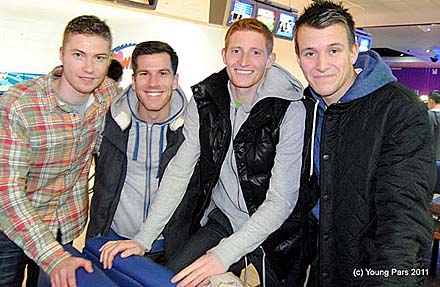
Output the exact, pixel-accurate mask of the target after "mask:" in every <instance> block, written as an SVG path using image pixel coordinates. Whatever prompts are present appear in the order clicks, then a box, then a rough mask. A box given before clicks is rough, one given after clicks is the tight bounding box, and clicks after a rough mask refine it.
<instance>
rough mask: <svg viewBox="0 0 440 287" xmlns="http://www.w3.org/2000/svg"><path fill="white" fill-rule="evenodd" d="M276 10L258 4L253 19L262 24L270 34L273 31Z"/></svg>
mask: <svg viewBox="0 0 440 287" xmlns="http://www.w3.org/2000/svg"><path fill="white" fill-rule="evenodd" d="M277 14H278V10H277V9H276V8H273V7H271V6H267V5H263V4H258V6H257V12H256V15H255V18H257V20H259V21H261V22H263V23H264V24H265V25H266V26H267V28H269V30H270V31H271V32H273V30H274V29H275V24H276V19H277Z"/></svg>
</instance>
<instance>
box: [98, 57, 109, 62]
mask: <svg viewBox="0 0 440 287" xmlns="http://www.w3.org/2000/svg"><path fill="white" fill-rule="evenodd" d="M96 60H97V61H98V62H104V61H105V60H107V57H105V56H97V57H96Z"/></svg>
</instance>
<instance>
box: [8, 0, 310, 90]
mask: <svg viewBox="0 0 440 287" xmlns="http://www.w3.org/2000/svg"><path fill="white" fill-rule="evenodd" d="M12 1H13V2H11V1H10V0H0V4H2V5H1V9H0V43H1V45H0V55H2V58H1V61H0V71H8V72H25V73H47V72H49V71H50V70H51V69H52V68H53V67H54V66H56V65H58V64H59V63H60V61H59V52H58V51H59V47H60V45H61V41H62V33H63V31H64V27H65V25H66V24H67V22H68V21H69V20H71V19H72V18H74V17H76V16H78V15H83V14H94V15H96V16H98V17H100V18H101V19H105V20H106V22H107V24H108V25H109V26H110V28H111V30H112V33H113V47H116V46H119V45H121V44H126V43H138V42H141V41H146V40H160V41H165V42H168V43H169V44H170V45H171V46H172V47H173V48H174V49H175V50H176V52H177V54H178V55H179V60H180V64H179V69H178V73H179V75H180V78H179V79H180V85H181V86H182V88H183V89H184V91H185V92H186V93H187V94H188V95H190V86H191V85H194V84H196V83H198V82H199V81H201V80H202V79H204V78H206V77H207V76H208V75H210V74H211V73H213V72H216V71H218V70H220V69H221V68H222V67H223V66H224V65H223V63H222V60H221V54H220V53H221V49H222V47H223V42H224V41H223V39H224V35H225V32H226V29H227V27H222V26H217V25H210V24H207V23H203V22H202V21H194V20H189V19H183V18H179V19H175V18H174V19H173V18H171V17H168V16H166V15H165V14H163V13H160V12H158V11H143V10H139V9H135V8H125V7H124V8H123V7H121V6H119V5H116V4H113V3H111V2H107V1H83V0H39V1H29V0H12ZM2 2H3V3H2ZM162 2H163V1H162ZM207 2H209V1H207ZM6 3H8V4H6ZM165 3H168V2H164V5H165ZM158 8H159V7H158ZM177 8H179V7H177ZM205 12H206V11H205ZM202 18H203V17H202ZM293 51H294V50H293V44H292V42H291V41H287V40H283V39H275V52H276V53H277V62H278V63H280V64H281V65H283V66H284V67H286V69H288V70H289V71H290V72H292V73H293V74H294V75H295V76H297V77H298V78H299V79H300V80H301V81H302V82H303V83H305V81H304V79H303V77H302V73H301V72H300V70H299V68H298V65H297V63H296V59H295V56H294V52H293ZM130 81H131V80H130V77H129V76H128V77H127V74H125V75H124V82H123V84H124V85H127V84H129V83H130Z"/></svg>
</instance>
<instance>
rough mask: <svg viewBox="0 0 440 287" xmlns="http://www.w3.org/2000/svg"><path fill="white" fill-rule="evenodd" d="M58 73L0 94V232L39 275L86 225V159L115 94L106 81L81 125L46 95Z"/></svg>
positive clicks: (62, 256) (50, 94) (51, 93)
mask: <svg viewBox="0 0 440 287" xmlns="http://www.w3.org/2000/svg"><path fill="white" fill-rule="evenodd" d="M61 74H62V67H61V66H59V67H56V68H55V69H54V70H53V71H52V72H51V73H50V74H48V75H46V76H42V77H39V78H36V79H33V80H30V81H26V82H23V83H20V84H18V85H16V86H14V87H12V88H11V89H10V90H9V91H8V92H6V93H5V94H4V95H2V96H0V229H1V230H2V231H3V232H4V233H6V235H7V236H8V237H9V238H10V239H11V240H12V241H13V242H14V243H15V244H17V245H18V246H19V247H20V248H22V249H23V251H24V252H25V254H26V255H27V256H29V257H30V258H32V259H33V260H34V261H35V262H36V263H37V264H38V265H39V266H40V267H41V268H43V270H45V271H46V272H51V271H52V269H53V268H54V267H55V265H56V264H58V263H59V262H60V261H61V260H63V259H65V258H67V257H68V256H70V255H69V253H67V252H66V251H64V249H63V248H62V246H61V245H60V244H59V243H58V242H57V241H56V239H55V238H56V235H57V232H58V230H60V231H61V234H62V243H63V244H64V243H67V242H70V241H72V240H73V239H75V238H76V237H78V236H79V235H80V234H81V232H82V231H83V229H84V227H85V224H86V221H87V210H88V195H87V188H88V175H89V169H90V165H91V155H92V152H93V148H94V146H95V144H96V141H97V138H98V134H99V131H100V130H101V128H102V126H103V123H104V118H105V114H106V112H107V110H108V108H109V106H110V103H111V96H113V95H115V94H116V87H115V85H114V83H113V82H112V81H110V80H108V79H106V80H104V82H103V83H102V84H101V86H99V87H98V88H97V89H96V90H95V91H94V92H93V93H92V98H93V101H92V103H91V104H90V105H89V106H88V108H87V111H86V113H85V116H84V120H83V122H81V118H80V116H79V114H78V113H77V112H75V111H74V110H73V109H71V108H70V107H69V106H66V105H61V104H60V103H59V102H58V100H57V96H56V93H55V91H54V89H53V86H54V80H55V79H57V78H60V77H61Z"/></svg>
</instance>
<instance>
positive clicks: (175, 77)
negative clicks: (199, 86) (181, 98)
mask: <svg viewBox="0 0 440 287" xmlns="http://www.w3.org/2000/svg"><path fill="white" fill-rule="evenodd" d="M178 86H179V74H177V73H176V74H175V75H174V79H173V90H176V89H177V87H178Z"/></svg>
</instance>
